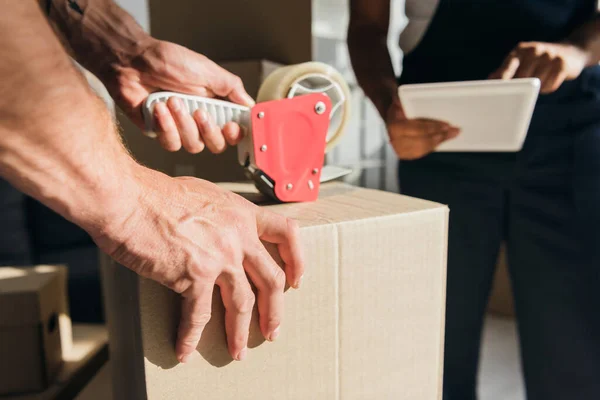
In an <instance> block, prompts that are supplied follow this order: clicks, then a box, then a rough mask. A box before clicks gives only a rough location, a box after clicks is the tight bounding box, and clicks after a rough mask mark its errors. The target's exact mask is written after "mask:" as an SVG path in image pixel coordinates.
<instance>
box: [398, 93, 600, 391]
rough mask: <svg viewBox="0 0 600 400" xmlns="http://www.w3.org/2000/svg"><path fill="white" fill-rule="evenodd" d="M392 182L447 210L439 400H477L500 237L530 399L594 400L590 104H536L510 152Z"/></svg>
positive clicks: (410, 167) (598, 179) (598, 158)
mask: <svg viewBox="0 0 600 400" xmlns="http://www.w3.org/2000/svg"><path fill="white" fill-rule="evenodd" d="M400 187H401V191H402V192H403V193H404V194H406V195H409V196H415V197H420V198H425V199H429V200H433V201H437V202H440V203H444V204H448V205H449V207H450V228H449V229H450V237H449V254H448V283H447V309H446V313H447V316H446V336H445V339H446V341H445V365H444V399H445V400H471V399H475V398H476V394H475V393H476V371H477V366H478V360H479V348H480V338H481V330H482V323H483V318H484V313H485V310H486V305H487V300H488V297H489V293H490V287H491V284H492V277H493V274H494V268H495V265H496V257H497V254H498V250H499V246H500V244H501V242H502V241H505V242H506V244H507V256H508V263H509V272H510V276H511V280H512V286H513V290H514V296H515V308H516V315H517V320H518V330H519V335H520V341H521V357H522V363H523V370H524V374H525V381H526V390H527V396H528V399H529V400H554V399H556V400H558V399H560V400H579V399H581V400H591V399H600V256H599V255H600V250H599V248H600V233H599V231H600V102H597V101H596V100H593V101H592V100H586V101H584V102H573V103H571V104H568V105H565V104H563V105H545V106H538V109H537V111H536V114H535V115H534V119H533V121H532V124H531V128H530V131H529V134H528V137H527V140H526V143H525V145H524V148H523V150H522V151H521V152H520V153H518V154H473V153H471V154H462V153H452V154H451V153H447V154H444V153H434V154H432V155H430V156H428V157H425V158H423V159H421V160H417V161H411V162H401V165H400Z"/></svg>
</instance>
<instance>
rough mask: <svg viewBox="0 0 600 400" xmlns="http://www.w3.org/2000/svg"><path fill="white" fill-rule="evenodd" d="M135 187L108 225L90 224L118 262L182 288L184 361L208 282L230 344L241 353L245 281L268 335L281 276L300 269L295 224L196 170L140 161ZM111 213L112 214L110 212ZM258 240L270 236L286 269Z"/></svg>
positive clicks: (248, 306) (203, 314)
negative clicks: (192, 173)
mask: <svg viewBox="0 0 600 400" xmlns="http://www.w3.org/2000/svg"><path fill="white" fill-rule="evenodd" d="M139 169H140V170H141V171H138V172H137V173H136V175H137V178H136V181H137V182H136V183H135V184H133V185H132V186H133V187H136V188H138V189H136V190H137V191H139V193H137V194H134V195H133V196H132V197H133V198H136V199H137V200H136V201H134V202H131V203H130V204H133V205H134V206H133V207H129V209H128V207H123V208H122V209H121V210H120V211H119V212H118V213H117V214H115V213H114V212H113V213H112V214H113V215H119V217H118V218H113V223H111V226H110V227H108V228H106V227H104V228H103V229H100V230H98V232H96V233H94V232H91V234H92V236H93V237H94V239H95V241H96V243H97V244H98V245H99V247H100V248H101V249H102V250H103V251H105V252H107V253H108V254H109V255H111V256H112V257H113V258H114V259H115V260H117V261H118V262H119V263H121V264H123V265H125V266H127V267H128V268H130V269H132V270H133V271H135V272H137V273H138V274H140V275H142V276H144V277H147V278H150V279H152V280H155V281H157V282H159V283H161V284H163V285H165V286H167V287H168V288H170V289H172V290H174V291H175V292H177V293H180V294H181V295H182V296H183V309H182V317H181V321H180V324H179V332H178V336H177V345H176V352H177V357H178V359H179V360H180V361H181V362H186V361H187V360H188V359H189V358H190V356H191V355H192V354H193V352H194V351H195V350H196V346H197V345H198V341H199V340H200V336H201V335H202V331H203V329H204V326H205V325H206V323H207V322H208V321H209V319H210V317H211V300H212V293H213V288H214V285H215V284H216V285H217V286H219V288H220V291H221V296H222V298H223V303H224V305H225V309H226V315H225V325H226V331H227V341H228V346H229V352H230V354H231V356H232V357H233V358H234V359H235V360H239V361H241V360H243V359H244V357H245V356H246V346H247V342H248V332H249V324H250V319H251V316H252V309H253V306H254V293H253V291H252V289H251V285H250V282H249V281H248V279H250V281H252V283H253V284H254V286H255V287H256V288H257V291H258V296H257V300H258V310H259V314H260V328H261V331H262V334H263V335H264V337H265V338H266V339H267V340H271V341H272V340H275V338H276V337H277V335H278V334H279V325H280V323H281V320H282V317H283V294H284V287H285V284H286V278H287V283H288V284H289V285H290V286H292V287H295V288H297V287H298V286H299V285H300V280H301V278H302V274H303V269H304V266H303V262H302V257H301V253H300V245H299V241H298V240H299V239H298V228H297V225H296V223H295V222H294V221H292V220H289V219H287V218H285V217H282V216H279V215H277V214H274V213H271V212H268V211H266V210H264V209H261V208H259V207H258V206H255V205H253V204H251V203H250V202H248V201H246V200H245V199H243V198H242V197H240V196H237V195H235V194H233V193H231V192H228V191H225V190H223V189H221V188H219V187H218V186H216V185H214V184H212V183H209V182H206V181H203V180H199V179H195V178H170V177H167V176H165V175H163V174H161V173H158V172H156V171H152V170H148V169H145V168H142V167H140V168H139ZM115 219H116V220H115ZM261 240H262V241H265V242H270V243H275V244H277V246H278V249H279V254H280V256H281V259H282V260H283V262H284V264H285V272H284V270H282V269H281V268H280V267H279V266H278V265H277V263H275V261H274V260H273V259H272V258H271V256H270V255H269V253H268V252H267V250H266V249H265V247H264V246H263V244H262V243H261Z"/></svg>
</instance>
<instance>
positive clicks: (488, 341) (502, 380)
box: [75, 317, 525, 400]
mask: <svg viewBox="0 0 600 400" xmlns="http://www.w3.org/2000/svg"><path fill="white" fill-rule="evenodd" d="M483 342H484V343H483V349H482V359H481V370H480V374H479V382H480V385H479V386H480V387H479V400H525V393H524V390H523V380H522V378H521V372H520V367H519V354H518V344H517V335H516V331H515V324H514V322H513V321H512V320H509V319H504V318H493V317H490V318H488V320H487V321H486V326H485V328H484V339H483ZM109 382H110V362H109V363H108V364H107V365H106V366H105V367H104V368H102V370H100V372H99V373H98V375H97V376H96V378H95V379H94V380H93V381H92V382H91V383H90V384H89V385H88V386H87V387H86V388H85V389H84V391H83V392H81V393H80V395H79V396H78V397H77V398H76V399H75V400H112V395H111V393H110V385H109Z"/></svg>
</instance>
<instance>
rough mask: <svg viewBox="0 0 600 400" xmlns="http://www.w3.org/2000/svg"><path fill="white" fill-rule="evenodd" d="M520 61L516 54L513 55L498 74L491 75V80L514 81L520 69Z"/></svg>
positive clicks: (497, 71)
mask: <svg viewBox="0 0 600 400" xmlns="http://www.w3.org/2000/svg"><path fill="white" fill-rule="evenodd" d="M519 65H520V60H519V58H518V57H517V55H516V54H514V53H511V54H510V55H509V56H508V57H507V58H506V59H505V60H504V63H503V64H502V66H501V67H500V68H498V69H497V70H496V72H494V73H492V74H491V75H490V79H512V77H513V76H514V75H515V72H517V69H518V68H519Z"/></svg>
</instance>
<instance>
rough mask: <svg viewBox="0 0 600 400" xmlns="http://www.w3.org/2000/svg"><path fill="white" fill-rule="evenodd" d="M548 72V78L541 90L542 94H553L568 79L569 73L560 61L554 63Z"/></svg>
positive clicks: (556, 60) (543, 82)
mask: <svg viewBox="0 0 600 400" xmlns="http://www.w3.org/2000/svg"><path fill="white" fill-rule="evenodd" d="M547 71H548V73H547V76H546V78H545V79H544V80H543V81H542V87H541V88H540V92H542V93H552V92H554V91H556V90H557V89H558V88H559V87H560V86H561V85H562V84H563V82H564V81H565V79H566V78H567V72H566V71H565V69H564V67H563V64H562V62H561V60H559V59H555V60H554V61H552V62H551V64H550V67H549V68H547ZM540 80H541V79H540Z"/></svg>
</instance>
